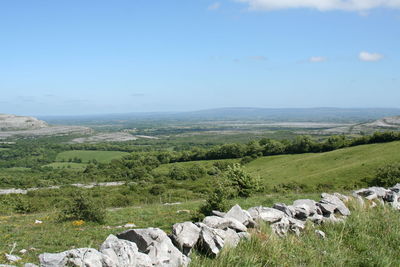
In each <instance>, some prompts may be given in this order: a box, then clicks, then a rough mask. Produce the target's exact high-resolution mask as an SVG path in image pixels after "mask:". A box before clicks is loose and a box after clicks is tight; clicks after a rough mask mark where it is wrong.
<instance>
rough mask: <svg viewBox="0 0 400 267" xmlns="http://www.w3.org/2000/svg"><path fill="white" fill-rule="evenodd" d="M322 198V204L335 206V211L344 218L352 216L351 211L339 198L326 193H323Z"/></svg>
mask: <svg viewBox="0 0 400 267" xmlns="http://www.w3.org/2000/svg"><path fill="white" fill-rule="evenodd" d="M321 196H322V199H321V200H320V203H323V204H331V205H334V206H335V207H336V208H335V211H336V210H337V211H338V212H339V213H340V214H342V215H343V216H349V215H350V214H351V213H350V210H349V209H348V208H347V207H346V205H345V204H344V203H343V201H341V200H340V199H339V198H338V197H336V196H334V195H331V194H326V193H323V194H322V195H321Z"/></svg>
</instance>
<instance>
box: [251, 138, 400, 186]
mask: <svg viewBox="0 0 400 267" xmlns="http://www.w3.org/2000/svg"><path fill="white" fill-rule="evenodd" d="M394 161H400V142H392V143H385V144H373V145H363V146H357V147H351V148H345V149H339V150H335V151H331V152H326V153H316V154H298V155H280V156H271V157H263V158H259V159H257V160H255V161H253V162H250V163H249V164H248V165H247V166H246V167H247V170H248V171H249V172H250V173H252V174H254V175H259V176H260V177H261V178H262V181H263V183H265V184H266V185H270V186H273V185H277V184H280V183H288V182H293V181H296V182H299V183H303V184H307V185H317V184H320V183H321V184H322V183H323V184H332V185H335V186H338V187H340V186H346V185H350V186H351V185H353V184H354V183H356V182H358V181H360V180H361V179H363V178H366V177H371V176H372V175H373V173H374V171H375V169H376V168H377V167H380V166H382V165H384V164H386V163H389V162H394Z"/></svg>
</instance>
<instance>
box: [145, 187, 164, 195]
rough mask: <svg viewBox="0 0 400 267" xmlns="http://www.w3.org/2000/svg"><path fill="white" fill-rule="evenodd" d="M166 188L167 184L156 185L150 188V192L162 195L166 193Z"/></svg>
mask: <svg viewBox="0 0 400 267" xmlns="http://www.w3.org/2000/svg"><path fill="white" fill-rule="evenodd" d="M165 191H166V189H165V186H163V185H154V186H153V187H152V188H150V190H149V192H150V194H152V195H154V196H158V195H162V194H163V193H165Z"/></svg>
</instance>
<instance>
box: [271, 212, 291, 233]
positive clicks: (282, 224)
mask: <svg viewBox="0 0 400 267" xmlns="http://www.w3.org/2000/svg"><path fill="white" fill-rule="evenodd" d="M288 218H290V217H284V218H282V219H281V220H280V221H279V222H276V223H273V224H271V229H272V232H274V233H275V234H277V235H278V236H280V237H283V236H285V235H286V234H287V233H288V231H289V227H290V223H289V220H288Z"/></svg>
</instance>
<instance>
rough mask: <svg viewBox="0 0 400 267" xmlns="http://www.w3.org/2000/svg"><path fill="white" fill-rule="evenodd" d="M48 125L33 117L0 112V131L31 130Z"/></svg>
mask: <svg viewBox="0 0 400 267" xmlns="http://www.w3.org/2000/svg"><path fill="white" fill-rule="evenodd" d="M45 127H48V125H47V123H46V122H44V121H41V120H38V119H36V118H33V117H25V116H16V115H9V114H0V131H10V130H31V129H39V128H45Z"/></svg>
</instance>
